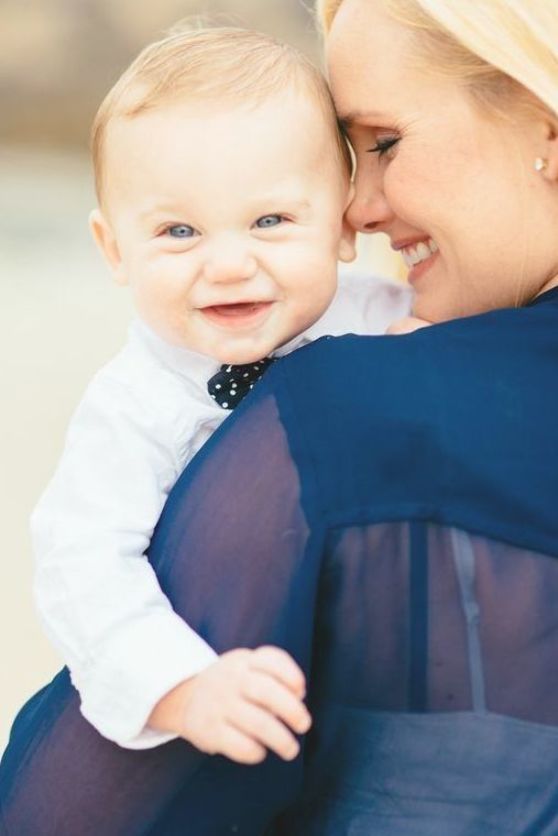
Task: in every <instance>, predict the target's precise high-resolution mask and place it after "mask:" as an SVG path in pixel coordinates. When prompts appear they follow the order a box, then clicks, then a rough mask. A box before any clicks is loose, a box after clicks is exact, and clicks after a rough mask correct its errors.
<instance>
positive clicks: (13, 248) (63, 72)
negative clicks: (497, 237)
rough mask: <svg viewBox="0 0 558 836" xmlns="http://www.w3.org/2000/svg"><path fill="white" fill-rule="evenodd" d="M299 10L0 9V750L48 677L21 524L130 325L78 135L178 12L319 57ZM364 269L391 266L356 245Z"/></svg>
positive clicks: (224, 6) (281, 2)
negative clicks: (92, 213)
mask: <svg viewBox="0 0 558 836" xmlns="http://www.w3.org/2000/svg"><path fill="white" fill-rule="evenodd" d="M311 5H312V3H311V0H305V1H304V2H303V0H205V2H202V0H145V2H142V3H138V2H137V0H116V2H115V0H79V2H78V1H77V0H25V2H22V0H0V104H1V114H2V117H1V122H0V285H1V290H2V304H1V307H0V335H1V337H0V339H1V340H2V364H1V366H0V368H1V383H2V390H1V391H2V410H1V412H0V422H1V432H0V455H1V462H2V467H1V469H0V508H1V509H2V531H3V548H2V553H1V556H0V663H1V670H2V674H1V677H0V679H1V683H2V684H1V687H0V751H1V750H2V748H3V745H4V743H5V741H6V739H7V734H8V730H9V726H10V723H11V721H12V719H13V716H14V713H15V712H16V710H17V708H18V707H19V706H20V705H21V703H22V702H23V701H24V699H26V698H27V697H28V696H29V695H30V694H31V693H32V692H33V691H34V690H36V689H37V688H38V687H40V686H41V685H42V684H43V683H44V682H45V681H46V680H47V679H48V678H50V677H51V676H52V675H53V673H54V672H55V671H56V670H57V669H58V668H59V667H60V665H61V662H60V660H59V659H58V658H57V656H56V654H55V652H54V650H52V649H51V647H50V646H49V644H48V643H47V641H46V639H45V638H44V636H43V634H42V632H41V627H40V624H39V623H38V620H37V618H36V616H35V613H34V609H33V603H32V595H31V574H32V558H31V553H30V546H29V539H28V533H27V521H28V517H29V513H30V511H31V508H32V507H33V505H34V503H35V501H36V499H37V497H38V495H39V493H40V491H41V490H42V488H43V487H44V485H45V483H46V481H47V479H48V478H49V475H50V474H51V472H52V470H53V468H54V465H55V462H56V460H57V458H58V455H59V453H60V450H61V447H62V443H63V438H64V432H65V427H66V424H67V421H68V418H69V416H70V414H71V412H72V410H73V408H74V406H75V405H76V403H77V400H78V399H79V397H80V394H81V392H82V391H83V389H84V387H85V385H86V383H87V381H88V380H89V378H90V376H91V374H92V373H93V371H94V370H95V369H96V368H97V367H98V366H99V365H100V364H101V363H103V362H104V361H105V360H106V359H108V358H109V357H110V356H111V355H112V354H113V353H114V352H115V350H116V349H117V348H118V347H119V345H120V343H121V342H122V340H123V338H124V335H125V331H126V325H127V322H128V319H129V316H130V310H129V306H128V299H127V297H126V293H125V291H123V290H119V289H118V288H116V287H114V286H112V284H111V283H110V280H109V277H108V275H107V274H106V272H105V269H104V267H103V265H102V263H101V261H100V258H99V257H98V256H97V254H96V252H95V251H94V248H93V245H92V243H91V242H90V240H89V234H88V230H87V215H88V212H89V209H90V208H91V207H92V206H93V202H94V198H93V191H92V186H91V177H90V170H89V162H88V158H87V136H88V130H89V125H90V122H91V119H92V117H93V114H94V112H95V109H96V107H97V105H98V104H99V102H100V99H101V98H102V96H103V94H104V93H105V92H106V90H107V89H108V88H109V86H110V85H111V84H112V83H113V81H114V80H115V79H116V77H117V75H118V74H119V72H120V71H121V70H122V69H124V67H125V66H126V65H127V63H128V62H129V60H130V59H131V58H132V56H133V55H134V54H135V53H136V52H137V50H138V49H139V48H140V47H141V46H142V45H143V44H145V43H146V42H147V41H149V40H152V39H155V38H157V37H159V36H160V35H161V33H162V32H163V31H164V30H165V28H166V27H168V26H170V25H172V24H173V23H175V22H176V21H177V20H179V19H181V18H183V17H185V16H188V15H191V14H203V15H206V14H208V15H211V16H213V17H215V16H216V15H217V16H218V20H219V21H220V22H222V23H227V24H234V25H246V26H250V27H253V28H258V29H262V30H266V31H270V32H273V33H274V34H276V35H277V36H278V37H281V38H284V39H286V40H289V41H290V42H292V43H295V44H296V45H298V46H299V47H301V48H302V49H304V50H306V51H307V52H308V53H309V54H310V55H312V56H313V57H314V58H315V59H316V60H319V43H318V39H317V37H316V34H315V32H314V28H313V23H312V18H311V14H310V12H309V9H308V7H310V6H311ZM361 262H362V264H363V265H365V267H366V269H369V270H370V271H372V272H380V273H384V274H385V273H390V272H392V273H393V272H394V271H395V270H396V269H397V268H396V266H395V264H394V261H393V258H392V256H391V255H388V254H387V250H385V249H384V248H382V246H378V245H377V244H375V243H374V244H371V242H366V247H365V251H364V252H363V254H362V256H361Z"/></svg>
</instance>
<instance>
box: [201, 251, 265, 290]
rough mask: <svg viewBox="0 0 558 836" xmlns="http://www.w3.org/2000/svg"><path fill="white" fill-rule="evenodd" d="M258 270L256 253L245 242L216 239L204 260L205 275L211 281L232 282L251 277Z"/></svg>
mask: <svg viewBox="0 0 558 836" xmlns="http://www.w3.org/2000/svg"><path fill="white" fill-rule="evenodd" d="M257 271H258V264H257V261H256V258H255V257H254V255H253V254H252V253H251V252H250V250H249V248H247V247H246V246H245V245H244V244H242V243H240V242H232V241H223V240H220V241H215V242H214V244H213V246H212V247H211V250H210V251H209V252H208V253H207V255H206V259H205V262H204V276H205V278H206V279H207V280H208V281H210V282H219V283H226V284H232V283H234V282H238V281H245V280H246V279H251V278H252V277H253V276H255V274H256V273H257Z"/></svg>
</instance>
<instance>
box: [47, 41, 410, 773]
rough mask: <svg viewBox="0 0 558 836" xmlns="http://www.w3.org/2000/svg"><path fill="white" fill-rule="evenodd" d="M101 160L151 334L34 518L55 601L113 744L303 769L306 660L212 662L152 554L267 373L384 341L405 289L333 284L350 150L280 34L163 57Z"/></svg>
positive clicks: (132, 340)
mask: <svg viewBox="0 0 558 836" xmlns="http://www.w3.org/2000/svg"><path fill="white" fill-rule="evenodd" d="M93 154H94V165H95V173H96V184H97V194H98V200H99V208H98V209H96V210H95V211H93V213H92V215H91V229H92V232H93V236H94V238H95V240H96V242H97V244H98V246H99V248H100V250H101V252H102V253H103V255H104V256H105V258H106V260H107V262H108V264H109V266H110V269H111V271H112V273H113V275H114V278H115V279H116V281H117V282H119V283H121V284H127V285H129V287H130V290H131V293H132V296H133V302H134V305H135V309H136V311H137V321H135V322H134V323H133V324H132V326H131V329H130V334H129V339H128V342H127V344H126V345H125V347H124V348H123V349H122V351H121V352H120V353H119V354H118V355H117V356H116V357H115V358H114V359H113V360H112V361H111V362H110V363H109V364H108V365H107V366H105V368H103V369H102V370H101V371H100V372H98V374H97V375H96V376H95V378H94V379H93V381H92V382H91V384H90V385H89V387H88V389H87V391H86V393H85V396H84V398H83V400H82V402H81V404H80V405H79V407H78V409H77V411H76V414H75V416H74V418H73V420H72V422H71V425H70V428H69V432H68V437H67V443H66V446H65V450H64V453H63V455H62V458H61V461H60V463H59V466H58V468H57V471H56V473H55V475H54V478H53V479H52V481H51V483H50V485H49V486H48V488H47V490H46V492H45V494H44V495H43V497H42V499H41V501H40V502H39V505H38V507H37V509H36V510H35V512H34V514H33V518H32V534H33V540H34V547H35V552H36V556H37V577H36V596H37V601H38V606H39V609H40V612H41V615H42V617H43V619H44V622H45V625H46V628H47V631H48V633H49V635H50V637H51V639H52V641H53V642H54V644H55V645H56V646H57V648H58V649H59V651H60V652H61V653H62V656H63V658H64V659H65V661H66V663H67V665H68V667H69V669H70V671H71V675H72V680H73V682H74V684H75V687H76V688H77V689H78V691H79V693H80V696H81V703H82V712H83V714H84V716H85V717H86V718H87V719H88V720H89V721H90V722H91V723H92V724H93V726H95V728H96V729H97V730H98V731H99V732H100V733H101V734H102V735H104V736H105V737H107V738H109V739H111V740H113V741H115V742H117V743H118V744H120V745H121V746H125V747H129V748H147V747H151V746H155V745H158V744H160V743H163V742H165V741H166V740H169V739H171V738H172V737H176V736H182V737H184V738H186V739H188V740H190V741H191V742H192V743H193V744H194V745H196V746H198V747H199V748H200V749H202V750H204V751H207V752H220V753H222V754H225V755H227V756H229V757H231V758H234V759H236V760H238V761H243V762H255V761H258V760H260V759H261V758H263V757H264V756H265V753H266V751H267V750H273V751H274V752H276V753H277V754H278V755H280V756H281V757H284V758H292V757H294V756H295V755H296V753H297V751H298V744H297V741H296V737H295V734H296V733H302V732H304V731H305V730H306V729H307V728H308V726H309V723H310V720H309V716H308V713H307V711H306V708H305V706H304V703H303V698H304V682H303V678H302V674H301V673H300V671H299V669H298V666H297V665H296V664H295V662H294V661H293V660H292V659H290V657H288V656H287V655H286V654H285V653H284V652H283V651H281V650H280V649H278V648H271V647H269V648H258V649H254V650H237V651H232V652H231V653H228V654H225V655H224V656H221V657H217V656H216V654H215V653H214V651H213V650H212V649H211V648H210V647H208V646H207V644H206V643H205V642H204V641H203V639H202V638H201V637H200V636H198V635H197V634H195V633H194V632H193V631H192V630H191V629H190V628H189V627H188V625H187V624H186V623H185V622H184V621H183V620H182V619H181V618H179V617H178V616H177V615H176V614H175V613H174V612H173V610H172V607H171V605H170V603H169V601H168V600H167V598H166V597H165V595H164V594H163V592H162V591H161V589H160V587H159V585H158V582H157V578H156V576H155V574H154V572H153V570H152V568H151V567H150V565H149V563H148V560H147V558H146V557H145V553H146V550H147V548H148V546H149V542H150V538H151V536H152V533H153V530H154V527H155V525H156V523H157V520H158V518H159V515H160V512H161V509H162V507H163V505H164V503H165V499H166V497H167V495H168V493H169V491H170V490H171V488H172V487H173V485H174V483H175V482H176V480H177V478H178V476H179V475H180V473H181V471H182V470H183V468H184V467H185V465H186V464H187V463H188V462H189V461H190V460H191V459H192V457H193V456H194V454H195V453H196V452H197V451H198V450H199V449H200V447H201V446H202V445H203V444H204V442H205V441H206V440H207V439H208V438H209V436H210V435H211V434H212V433H213V432H214V430H215V429H216V428H217V427H218V426H219V425H220V424H221V422H222V421H223V420H224V419H225V418H226V417H227V415H228V414H229V410H230V409H231V408H232V407H233V406H234V405H235V404H236V403H237V402H238V401H239V400H240V398H241V396H242V394H244V393H245V392H246V391H248V390H249V389H250V388H251V386H252V385H254V382H255V381H256V380H257V378H258V376H259V375H260V374H261V373H262V371H263V368H264V366H265V365H266V363H267V362H268V361H267V360H266V359H265V358H268V357H269V356H270V355H272V356H275V357H277V356H281V355H283V354H285V353H287V352H288V351H291V350H292V349H294V348H297V347H299V346H302V345H304V344H305V343H307V342H309V341H310V340H313V339H315V338H317V337H319V336H322V335H325V334H342V333H346V332H353V333H360V334H366V333H370V334H373V333H382V332H384V331H385V330H386V328H387V327H388V325H389V323H390V322H391V321H393V320H396V319H400V318H401V317H402V316H404V315H405V314H406V313H407V312H408V310H409V305H410V296H409V291H408V290H407V289H406V288H404V287H403V286H401V287H399V286H397V285H394V284H391V283H389V282H383V281H379V280H377V279H376V280H374V279H367V280H366V281H363V279H362V278H361V279H360V280H357V279H354V278H353V279H349V278H347V279H345V280H344V281H342V282H341V283H340V285H339V288H338V285H337V263H338V260H339V259H341V260H345V261H350V260H352V258H353V255H354V252H353V236H352V234H351V233H350V231H349V230H348V229H347V228H345V226H344V223H343V212H344V209H345V208H346V205H347V201H348V196H349V163H348V158H347V149H346V147H345V144H344V142H343V139H342V138H341V136H340V135H339V132H338V129H337V122H336V118H335V113H334V110H333V107H332V104H331V101H330V98H329V93H328V90H327V86H326V85H325V82H324V81H323V79H322V77H321V76H320V74H319V73H318V71H317V70H316V69H314V68H313V67H312V65H311V64H310V63H309V62H308V61H307V60H306V59H305V58H304V57H303V56H301V55H300V54H298V53H297V52H296V51H295V50H293V49H292V48H290V47H288V46H285V45H282V44H278V43H277V42H275V41H274V40H272V39H271V38H268V37H267V36H264V35H260V34H257V33H253V32H248V31H243V30H238V29H205V30H197V31H185V30H182V31H177V32H175V33H174V34H171V35H170V36H169V37H167V38H165V39H164V40H162V41H160V42H158V43H155V44H152V45H151V46H149V47H148V48H146V49H145V50H144V51H143V52H142V53H141V54H140V55H139V57H138V58H137V59H136V60H135V61H134V62H133V64H132V65H131V66H130V67H129V68H128V70H127V71H126V72H125V73H124V75H123V76H122V77H121V78H120V80H119V81H118V82H117V84H116V85H115V87H114V88H113V89H112V90H111V91H110V92H109V94H108V96H107V97H106V99H105V100H104V102H103V104H102V105H101V107H100V109H99V112H98V114H97V117H96V120H95V124H94V128H93ZM258 361H262V362H261V363H260V362H258ZM223 364H224V366H223V368H221V366H222V365H223ZM229 364H231V368H229ZM239 366H240V368H238V367H239ZM215 583H216V584H218V583H219V578H215ZM293 733H294V734H293Z"/></svg>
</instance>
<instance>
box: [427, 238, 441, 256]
mask: <svg viewBox="0 0 558 836" xmlns="http://www.w3.org/2000/svg"><path fill="white" fill-rule="evenodd" d="M428 246H429V247H430V252H431V253H437V252H438V249H439V247H438V244H437V243H436V241H433V240H432V238H431V239H430V240H429V242H428Z"/></svg>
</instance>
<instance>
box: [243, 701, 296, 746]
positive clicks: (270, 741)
mask: <svg viewBox="0 0 558 836" xmlns="http://www.w3.org/2000/svg"><path fill="white" fill-rule="evenodd" d="M228 721H229V723H231V724H232V725H234V727H235V728H236V729H238V731H240V732H242V733H243V734H245V735H246V736H247V737H250V738H251V739H253V740H255V741H256V742H257V743H260V744H261V745H262V746H265V747H266V749H269V750H270V751H272V752H275V754H276V755H279V757H280V758H283V760H286V761H291V760H293V759H294V758H296V756H297V755H298V753H299V751H300V746H299V745H298V741H297V740H296V738H295V737H294V736H293V735H292V734H291V733H290V731H289V730H288V729H287V728H286V726H284V725H283V723H281V721H280V720H278V719H277V718H276V717H274V716H273V714H270V713H269V711H266V710H265V709H263V708H260V707H259V706H257V705H253V704H251V703H247V702H243V701H239V702H238V704H237V705H235V707H234V711H233V712H232V714H231V716H230V717H229V718H228Z"/></svg>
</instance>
